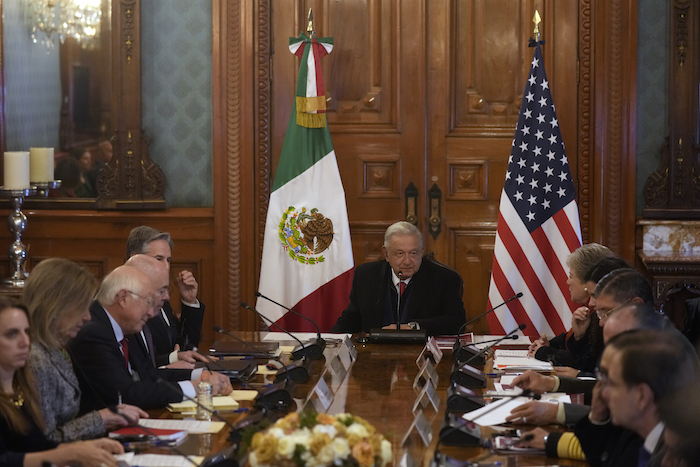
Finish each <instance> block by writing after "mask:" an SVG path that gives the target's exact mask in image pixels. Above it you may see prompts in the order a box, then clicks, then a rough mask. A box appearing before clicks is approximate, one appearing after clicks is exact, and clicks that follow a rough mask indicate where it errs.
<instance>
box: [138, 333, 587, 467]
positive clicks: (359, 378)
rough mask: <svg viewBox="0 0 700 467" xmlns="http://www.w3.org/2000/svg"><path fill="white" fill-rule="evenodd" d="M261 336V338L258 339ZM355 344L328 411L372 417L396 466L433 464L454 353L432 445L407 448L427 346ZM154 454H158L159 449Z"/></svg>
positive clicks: (476, 456)
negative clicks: (403, 462)
mask: <svg viewBox="0 0 700 467" xmlns="http://www.w3.org/2000/svg"><path fill="white" fill-rule="evenodd" d="M247 338H248V339H251V337H250V336H247ZM253 339H255V337H253ZM257 340H259V337H258V339H257ZM282 344H283V345H287V344H289V345H292V344H293V343H292V342H283V343H282ZM355 347H356V349H357V353H358V358H357V360H356V361H355V362H354V364H353V365H352V366H351V367H350V369H349V372H348V375H347V377H346V378H345V381H344V382H343V384H342V385H340V387H338V388H337V390H336V391H335V392H334V397H333V402H332V404H331V406H330V408H329V409H328V412H329V413H331V414H333V413H341V412H347V413H352V414H354V415H359V416H361V417H363V418H365V419H367V420H368V421H369V422H370V423H371V424H372V425H373V426H374V427H375V428H376V429H377V430H378V431H379V432H380V433H382V434H384V436H385V437H386V438H387V439H388V440H389V441H390V442H391V443H392V446H393V452H394V461H395V463H397V465H398V461H399V460H400V459H401V458H402V457H403V456H404V454H405V453H406V452H407V451H408V452H409V453H410V455H411V457H412V459H413V460H414V461H415V464H416V465H423V466H428V465H430V461H431V459H432V457H433V453H434V451H435V446H436V443H437V440H438V435H439V432H440V428H441V427H442V426H443V419H444V415H445V407H446V399H447V388H448V386H449V380H450V372H451V370H452V356H451V352H450V351H447V352H445V355H444V357H443V359H442V361H441V362H440V363H439V364H438V365H437V366H436V370H437V374H438V376H439V382H438V385H437V394H438V395H439V397H440V400H441V403H440V406H439V408H438V411H435V410H434V409H433V408H432V406H431V405H430V404H428V406H427V407H426V408H425V409H424V415H425V416H426V418H427V420H428V422H429V423H430V426H431V429H432V442H431V443H430V445H429V446H427V447H426V446H424V445H423V443H422V442H420V441H419V439H420V438H418V436H417V432H416V431H415V430H414V432H413V434H412V435H411V437H410V438H411V441H413V442H412V443H411V444H410V446H409V447H408V448H406V447H405V446H402V442H403V440H404V438H405V436H406V433H407V432H408V430H409V428H410V427H411V424H412V422H413V421H414V418H415V415H414V413H413V408H414V404H415V401H416V398H417V394H416V391H415V390H414V380H415V378H416V376H417V374H418V372H419V367H418V365H417V364H416V359H417V357H418V356H419V354H420V352H421V350H422V346H420V345H407V344H396V345H387V344H355ZM338 351H339V346H330V345H329V346H328V347H327V348H326V350H325V353H324V355H325V360H319V361H315V362H311V366H310V374H311V377H310V379H309V381H308V382H306V383H304V384H297V385H296V388H295V393H294V395H293V396H294V398H295V404H293V405H296V406H293V407H291V408H290V410H299V409H300V408H301V407H302V406H303V404H304V403H305V401H306V400H307V396H308V394H309V393H310V391H312V390H313V388H314V386H315V384H316V383H317V382H318V381H319V378H320V377H322V375H323V374H324V371H325V372H326V373H325V379H327V376H328V372H329V368H328V367H329V364H330V362H331V361H332V359H333V358H334V357H335V355H336V354H337V353H338ZM269 378H270V376H266V377H263V376H261V375H257V376H255V377H254V379H253V380H252V381H251V382H250V384H249V385H248V387H253V388H255V387H261V386H262V385H263V384H265V383H266V382H269ZM234 388H236V386H234ZM250 406H251V403H250V402H241V407H250ZM151 415H152V416H157V417H171V416H172V415H171V414H170V413H169V412H167V411H165V412H163V411H153V412H151ZM224 416H225V417H226V418H227V420H229V421H230V422H231V423H236V422H237V421H238V420H240V419H242V418H244V417H245V416H246V414H245V413H238V414H232V413H229V414H226V413H224ZM489 433H490V431H489V430H488V429H485V430H484V436H487V435H488V434H489ZM227 436H228V429H224V430H222V431H221V432H220V433H218V434H215V435H190V436H189V437H188V439H187V440H186V441H185V442H184V443H183V444H182V445H180V446H179V447H178V450H180V451H181V452H183V453H185V454H196V455H202V456H207V455H209V454H210V453H213V452H216V451H218V450H221V449H223V448H225V447H226V446H227V445H228V442H227ZM439 449H440V452H442V453H445V454H447V455H449V456H450V457H453V458H455V459H458V460H460V461H470V462H478V463H481V464H482V465H492V464H493V463H496V462H500V463H501V465H503V466H511V465H513V466H514V465H518V466H541V465H569V466H586V465H587V463H585V462H577V461H570V460H564V459H557V458H549V457H545V456H532V455H507V456H504V455H498V454H494V453H492V452H490V451H489V450H488V449H486V448H483V447H447V446H442V445H441V446H440V448H439ZM151 452H157V450H155V451H151ZM163 452H164V451H163ZM496 465H497V464H496Z"/></svg>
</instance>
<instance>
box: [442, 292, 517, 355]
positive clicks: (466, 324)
mask: <svg viewBox="0 0 700 467" xmlns="http://www.w3.org/2000/svg"><path fill="white" fill-rule="evenodd" d="M522 296H523V293H522V292H518V293H517V294H515V295H513V296H512V297H510V298H509V299H508V300H506V301H505V302H503V303H501V304H500V305H496V306H495V307H493V308H491V309H490V310H487V311H486V312H484V313H481V314H480V315H479V316H477V317H476V318H472V319H470V320H469V321H467V322H466V323H464V324H463V325H462V326H460V328H459V331H458V332H457V339H456V341H455V346H457V345H458V344H459V335H460V334H462V331H464V330H465V329H467V326H469V325H470V324H472V323H473V322H474V321H478V320H480V319H481V318H483V317H484V316H486V315H488V314H489V313H491V312H492V311H494V310H496V309H498V308H500V307H502V306H503V305H505V304H506V303H510V302H512V301H513V300H515V299H517V298H520V297H522Z"/></svg>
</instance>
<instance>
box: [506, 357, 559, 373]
mask: <svg viewBox="0 0 700 467" xmlns="http://www.w3.org/2000/svg"><path fill="white" fill-rule="evenodd" d="M493 366H494V368H498V369H501V370H504V369H506V370H510V371H525V370H535V371H554V367H553V366H552V364H551V363H549V362H543V361H541V360H537V359H536V358H530V357H526V358H523V357H499V356H496V358H495V359H494V361H493Z"/></svg>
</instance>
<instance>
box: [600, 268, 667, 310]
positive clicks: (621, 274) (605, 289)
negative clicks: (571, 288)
mask: <svg viewBox="0 0 700 467" xmlns="http://www.w3.org/2000/svg"><path fill="white" fill-rule="evenodd" d="M601 295H610V296H611V297H612V298H613V299H614V300H615V301H616V302H617V303H624V302H626V301H628V300H632V299H633V298H635V297H639V298H641V299H642V301H643V302H644V303H648V304H650V305H652V306H653V305H654V294H653V292H652V289H651V284H650V283H649V281H648V280H647V279H646V278H645V277H644V276H642V275H641V274H640V273H639V271H637V270H635V269H615V270H614V271H612V272H609V273H608V274H606V275H605V276H603V277H602V278H601V279H600V280H599V281H598V285H596V288H595V296H596V298H597V297H599V296H601Z"/></svg>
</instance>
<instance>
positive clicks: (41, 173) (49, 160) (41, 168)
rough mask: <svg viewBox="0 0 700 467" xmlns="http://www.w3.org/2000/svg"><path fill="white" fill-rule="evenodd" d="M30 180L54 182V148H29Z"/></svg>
mask: <svg viewBox="0 0 700 467" xmlns="http://www.w3.org/2000/svg"><path fill="white" fill-rule="evenodd" d="M29 180H31V181H32V182H50V181H53V148H29Z"/></svg>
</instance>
